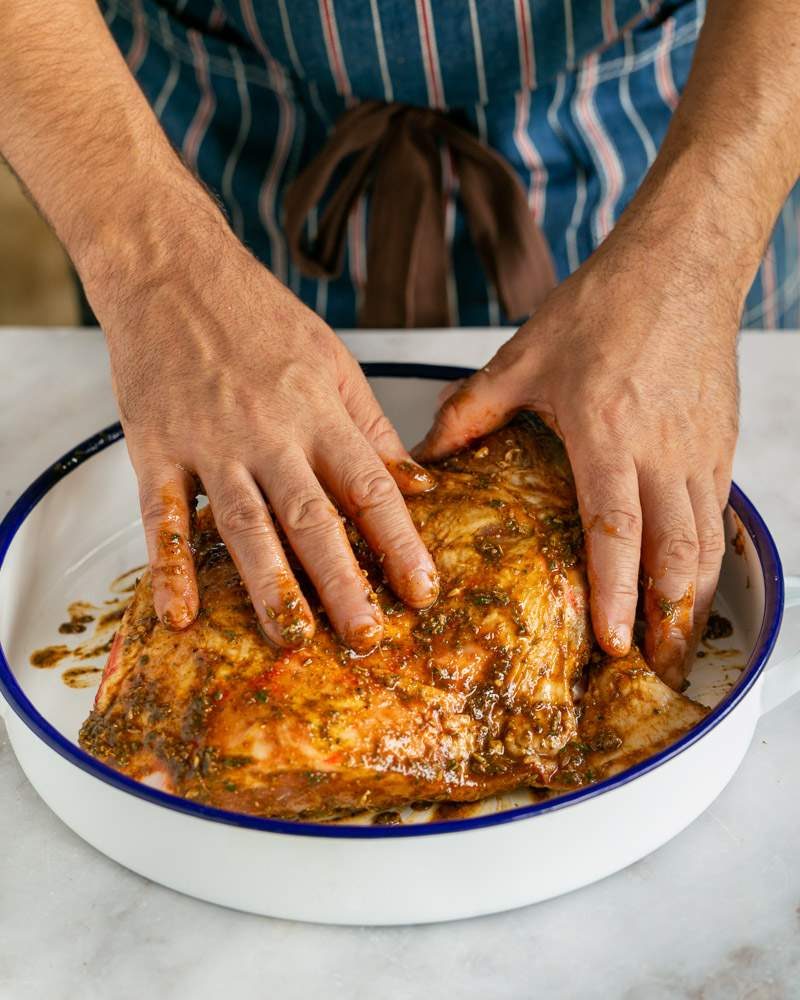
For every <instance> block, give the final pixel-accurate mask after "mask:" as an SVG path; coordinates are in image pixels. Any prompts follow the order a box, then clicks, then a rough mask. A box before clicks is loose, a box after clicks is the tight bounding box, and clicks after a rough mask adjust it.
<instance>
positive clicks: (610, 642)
mask: <svg viewBox="0 0 800 1000" xmlns="http://www.w3.org/2000/svg"><path fill="white" fill-rule="evenodd" d="M597 641H598V642H599V643H600V646H601V647H602V649H603V651H604V652H605V653H608V655H609V656H615V657H620V656H627V655H628V653H630V651H631V627H630V625H626V624H624V623H621V624H619V625H608V626H606V627H605V628H604V629H602V631H600V632H599V633H598V635H597Z"/></svg>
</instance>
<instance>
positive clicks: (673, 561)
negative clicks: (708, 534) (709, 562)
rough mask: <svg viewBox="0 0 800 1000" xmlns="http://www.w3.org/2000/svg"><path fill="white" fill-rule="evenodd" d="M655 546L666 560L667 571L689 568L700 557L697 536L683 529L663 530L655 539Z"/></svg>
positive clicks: (695, 563) (694, 564)
mask: <svg viewBox="0 0 800 1000" xmlns="http://www.w3.org/2000/svg"><path fill="white" fill-rule="evenodd" d="M656 547H657V549H658V551H659V552H661V553H662V555H663V558H664V559H665V560H666V566H665V568H666V570H667V572H672V571H682V570H686V569H691V568H692V567H694V566H696V565H697V561H698V559H699V557H700V543H699V542H698V540H697V536H696V535H693V534H691V533H690V532H688V531H686V530H685V529H674V530H671V531H668V532H665V533H664V534H662V535H661V536H660V538H659V539H658V540H657V543H656Z"/></svg>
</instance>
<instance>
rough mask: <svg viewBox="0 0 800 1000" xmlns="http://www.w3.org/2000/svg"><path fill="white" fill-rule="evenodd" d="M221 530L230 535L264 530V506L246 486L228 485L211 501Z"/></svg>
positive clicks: (234, 535)
mask: <svg viewBox="0 0 800 1000" xmlns="http://www.w3.org/2000/svg"><path fill="white" fill-rule="evenodd" d="M211 505H212V509H213V511H214V518H215V520H216V522H217V527H218V528H219V530H220V532H221V533H222V534H224V535H228V536H233V537H236V536H240V535H246V534H249V533H251V532H253V531H263V529H264V527H265V525H266V515H265V511H264V509H263V507H262V506H261V505H260V504H259V503H258V502H257V501H256V499H255V497H254V496H253V494H252V493H251V492H250V490H248V489H247V488H246V487H244V486H239V485H235V484H231V485H228V486H226V487H225V488H224V489H223V490H222V491H221V492H220V493H217V495H216V496H215V497H214V499H213V500H212V502H211Z"/></svg>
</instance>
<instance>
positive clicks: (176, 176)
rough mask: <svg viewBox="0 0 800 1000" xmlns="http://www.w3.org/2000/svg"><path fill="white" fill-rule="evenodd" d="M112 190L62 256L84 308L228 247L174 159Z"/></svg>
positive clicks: (218, 219) (207, 200) (214, 211)
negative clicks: (76, 278) (79, 284)
mask: <svg viewBox="0 0 800 1000" xmlns="http://www.w3.org/2000/svg"><path fill="white" fill-rule="evenodd" d="M157 172H158V173H160V174H161V176H162V177H164V178H166V179H165V180H163V181H159V182H158V183H155V184H154V183H152V178H151V177H149V176H148V177H147V178H143V179H141V180H137V181H136V182H135V183H134V182H131V181H128V182H127V183H123V184H121V185H120V186H119V188H118V190H117V192H116V197H112V198H111V199H109V201H108V202H106V203H105V204H104V205H102V208H101V209H100V210H98V211H94V212H92V213H91V214H90V215H89V217H88V218H85V219H84V220H83V221H82V224H81V225H80V227H79V228H78V229H77V231H75V232H74V233H73V234H72V236H71V239H70V240H69V241H65V242H66V243H67V250H68V252H69V254H70V257H71V258H72V261H73V263H74V264H75V267H76V269H77V271H78V273H79V275H80V277H81V280H82V281H83V284H84V286H85V288H86V292H87V295H88V297H89V300H90V301H91V303H92V305H93V306H95V305H97V306H98V307H99V308H100V309H101V310H102V308H103V306H104V305H105V304H106V303H113V302H116V301H118V300H120V299H124V298H128V297H131V296H135V295H137V294H138V293H139V292H141V291H143V290H145V289H147V288H152V287H153V286H155V285H157V284H159V283H161V282H162V281H164V280H167V279H169V278H170V277H171V276H172V277H174V275H175V271H176V268H184V266H185V265H186V264H187V263H188V264H192V263H196V262H197V260H198V258H199V257H201V256H205V255H206V254H208V253H211V254H215V253H218V251H217V250H215V249H214V248H219V247H220V245H221V244H222V243H224V242H227V241H234V242H236V243H237V244H238V241H236V240H235V237H234V236H233V234H232V232H231V231H230V229H229V227H228V225H227V222H226V220H225V218H224V216H223V214H222V212H221V210H220V209H219V207H218V206H217V204H216V203H215V202H214V200H213V198H212V197H211V195H209V194H208V192H207V191H206V190H205V189H204V188H203V187H202V186H201V185H200V184H199V183H198V182H197V181H196V180H195V178H194V177H192V176H191V175H190V174H189V173H188V171H186V170H185V168H184V167H183V165H182V164H180V162H179V161H177V159H175V161H174V162H173V163H171V164H169V165H168V168H166V169H162V170H160V171H157V170H153V171H148V173H157Z"/></svg>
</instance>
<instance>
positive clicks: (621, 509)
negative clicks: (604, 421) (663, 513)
mask: <svg viewBox="0 0 800 1000" xmlns="http://www.w3.org/2000/svg"><path fill="white" fill-rule="evenodd" d="M568 451H569V448H568ZM601 456H602V451H600V450H596V449H594V448H593V449H591V450H589V449H581V448H578V449H577V451H575V453H574V454H572V453H571V454H570V459H571V461H572V466H573V472H574V476H575V487H576V490H577V493H578V503H579V505H580V510H581V519H582V521H583V526H584V536H585V539H586V558H587V563H588V571H589V595H590V602H591V610H592V624H593V626H594V631H595V635H596V636H597V641H598V642H599V643H600V645H601V646H602V648H603V649H604V650H605V652H606V653H608V654H609V655H611V656H624V655H625V654H626V653H627V652H628V651H629V650H630V645H631V636H632V633H633V622H634V618H635V617H636V601H637V597H638V581H639V561H640V558H641V538H642V515H641V508H640V506H639V487H638V482H637V476H636V467H635V465H634V463H633V460H632V459H631V460H630V461H629V462H627V463H624V464H621V465H618V466H609V465H608V464H607V463H606V462H604V460H603V458H602V457H601Z"/></svg>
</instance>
